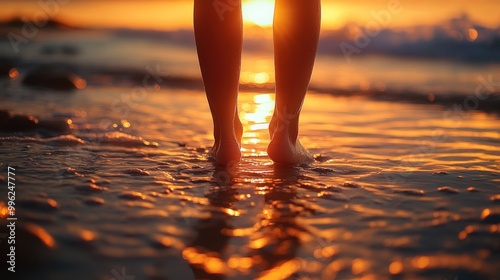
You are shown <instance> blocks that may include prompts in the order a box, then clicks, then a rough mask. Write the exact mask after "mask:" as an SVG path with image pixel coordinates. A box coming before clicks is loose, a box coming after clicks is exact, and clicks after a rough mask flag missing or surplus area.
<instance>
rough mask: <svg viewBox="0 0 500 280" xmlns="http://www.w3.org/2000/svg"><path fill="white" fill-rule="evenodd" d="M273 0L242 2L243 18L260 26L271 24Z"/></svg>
mask: <svg viewBox="0 0 500 280" xmlns="http://www.w3.org/2000/svg"><path fill="white" fill-rule="evenodd" d="M273 16H274V1H269V0H253V1H248V2H245V3H243V19H244V20H245V22H250V23H253V24H255V25H258V26H261V27H269V26H271V25H272V24H273Z"/></svg>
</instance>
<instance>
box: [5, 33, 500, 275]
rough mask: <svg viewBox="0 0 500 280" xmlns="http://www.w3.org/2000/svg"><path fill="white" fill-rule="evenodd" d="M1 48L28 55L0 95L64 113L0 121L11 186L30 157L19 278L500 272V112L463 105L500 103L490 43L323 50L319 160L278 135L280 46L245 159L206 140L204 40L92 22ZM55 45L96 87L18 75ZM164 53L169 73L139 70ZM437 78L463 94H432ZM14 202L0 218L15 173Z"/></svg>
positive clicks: (255, 83) (256, 93)
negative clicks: (440, 54)
mask: <svg viewBox="0 0 500 280" xmlns="http://www.w3.org/2000/svg"><path fill="white" fill-rule="evenodd" d="M111 33H112V32H111ZM125 33H126V32H125ZM127 34H128V33H127ZM63 46H70V48H69V49H70V50H72V51H67V50H66V51H64V48H62V47H63ZM0 50H1V51H0V52H1V53H2V56H4V57H8V58H9V59H11V60H12V61H13V62H12V63H13V64H14V65H15V66H16V68H17V69H18V72H19V76H18V77H17V79H10V80H6V79H4V80H2V84H1V86H2V88H1V92H0V96H1V100H2V101H1V107H0V109H1V110H8V111H11V112H12V113H14V114H21V115H30V116H34V117H36V118H38V119H39V120H41V121H42V120H45V121H47V120H51V121H58V122H59V123H60V122H61V121H63V122H64V123H66V124H68V125H69V126H70V129H69V130H66V131H63V132H60V131H56V130H51V129H45V128H40V127H39V128H36V129H32V130H27V131H21V130H20V129H19V130H18V131H0V157H1V165H0V170H1V172H2V173H1V174H0V182H1V183H2V185H3V186H6V185H7V180H8V178H7V169H8V167H9V166H10V167H14V168H15V169H16V172H15V176H16V177H15V178H16V210H17V211H16V213H15V214H16V217H17V218H18V221H17V225H18V227H17V229H16V234H17V242H18V244H19V245H18V246H17V247H16V248H17V249H16V258H17V266H16V268H17V272H16V275H15V277H16V278H14V279H31V278H36V279H82V280H83V279H85V280H87V279H119V278H124V277H125V276H124V275H126V276H128V279H132V278H131V277H135V279H273V280H274V279H495V278H496V277H497V275H498V272H499V270H498V263H499V261H500V255H499V249H500V241H499V240H500V239H499V234H500V227H499V224H500V206H499V205H500V204H499V202H500V188H499V183H500V179H499V178H500V177H499V175H500V172H499V162H500V148H499V147H500V146H499V143H500V135H499V131H500V130H499V128H500V127H499V117H498V114H497V113H496V112H495V110H473V109H474V108H472V107H471V106H465V105H467V104H468V103H466V101H467V100H468V99H467V98H471V96H472V97H474V96H475V97H476V98H478V102H481V103H492V104H496V103H495V100H496V98H497V97H496V90H495V89H496V85H495V84H494V81H495V79H496V77H498V76H499V75H497V74H498V71H499V70H498V65H497V64H495V63H484V62H483V63H481V64H471V63H466V62H452V61H447V60H440V61H439V60H438V61H436V60H416V59H409V58H405V59H401V58H395V57H392V58H388V57H383V56H379V55H377V56H375V55H373V56H362V57H359V58H356V59H353V60H352V61H351V62H347V61H345V59H344V58H343V57H342V56H340V57H339V56H326V55H325V54H320V56H319V58H318V63H317V68H316V70H315V74H314V78H313V82H312V86H311V89H312V90H311V92H310V93H309V95H308V96H307V99H306V103H305V106H304V111H303V115H302V117H301V131H300V135H301V142H302V143H303V144H304V146H306V147H307V148H308V149H309V151H310V152H311V153H312V154H314V156H315V159H316V160H315V162H314V164H312V165H310V166H298V167H284V166H276V165H273V163H272V162H271V161H270V159H269V158H268V157H267V155H266V147H267V144H268V143H269V136H268V133H267V126H268V122H269V120H270V118H271V115H272V110H273V108H274V96H273V94H272V88H270V84H272V81H273V78H272V71H271V69H272V63H271V62H272V59H271V58H270V56H269V55H268V54H267V55H265V54H262V53H260V52H258V51H253V52H246V53H245V58H244V62H243V73H242V84H243V85H242V92H241V93H240V100H239V112H240V118H241V120H242V122H243V125H244V130H245V131H244V134H243V140H242V143H243V147H242V152H243V160H242V162H241V163H240V164H239V165H235V166H222V167H220V166H214V164H213V163H212V162H210V161H208V160H207V159H206V156H207V152H208V150H209V148H210V147H211V145H212V141H213V138H212V135H211V133H212V127H211V117H210V114H209V110H208V105H207V104H206V99H205V96H204V94H203V91H202V90H201V89H200V80H199V74H198V70H197V67H198V66H197V64H196V57H195V52H194V50H193V49H192V48H189V47H186V46H185V45H182V44H178V43H172V42H159V41H158V40H157V39H155V38H150V39H147V40H146V39H144V38H138V37H134V36H131V35H127V36H125V35H123V34H121V35H119V36H118V35H116V34H115V33H112V34H110V31H88V30H80V31H71V32H66V33H63V34H61V33H60V32H52V33H51V32H47V33H46V34H41V35H40V37H37V38H36V39H35V40H33V41H32V42H31V43H30V44H27V45H25V46H24V47H23V49H22V52H20V53H19V54H18V55H13V54H12V53H9V52H12V49H11V46H10V45H9V43H8V42H5V41H4V42H2V44H1V45H0ZM47 64H48V65H51V66H53V67H62V68H63V69H67V70H68V71H72V72H75V73H77V74H79V75H81V76H82V77H83V78H84V79H85V80H86V87H85V88H83V89H81V90H76V91H57V90H53V89H39V88H31V87H28V86H25V85H23V83H22V80H23V78H24V77H25V76H26V75H27V73H29V72H30V71H32V70H33V69H36V68H37V67H39V66H40V65H47ZM152 73H154V74H158V76H157V77H156V78H158V80H159V81H158V84H156V85H151V86H149V85H148V86H144V85H143V84H142V81H143V79H144V77H147V75H148V74H149V75H151V74H152ZM490 75H491V79H490V78H489V77H490ZM478 77H483V78H484V79H485V80H486V82H484V81H482V80H481V79H479V78H478ZM478 79H479V80H478ZM485 83H486V85H490V87H489V88H487V87H486V85H485ZM478 85H482V86H483V89H485V90H488V91H487V92H488V93H489V94H488V95H481V96H482V97H483V98H482V99H479V97H478V96H476V95H474V94H475V90H476V88H477V87H478ZM491 87H493V90H490V89H491ZM374 89H375V91H376V92H377V94H378V95H375V97H373V96H371V95H369V94H364V93H363V92H365V93H370V92H371V91H373V90H374ZM485 92H486V91H485ZM406 94H407V95H408V96H410V97H411V98H410V97H407V96H406ZM412 94H413V95H412ZM401 95H403V97H401ZM431 95H432V96H434V98H436V99H439V97H440V96H444V95H451V96H453V98H452V99H449V100H450V101H451V103H441V104H440V106H435V105H433V104H432V103H433V102H431V101H430V99H429V98H430V96H431ZM412 96H424V97H425V100H427V103H426V102H414V98H413V97H412ZM392 99H395V100H392ZM391 100H392V101H391ZM457 106H458V107H457ZM457 108H458V109H457ZM496 111H498V109H497V110H496ZM0 215H1V217H2V225H1V228H2V233H3V230H4V229H5V228H6V227H5V226H4V224H3V223H4V222H5V218H6V215H7V189H6V187H3V188H0ZM2 241H3V240H2ZM6 245H7V243H6V242H1V243H0V248H1V256H2V259H1V261H2V263H4V265H5V263H6V261H5V257H6V254H4V252H7V248H6ZM4 265H3V266H2V273H6V267H4ZM2 275H4V274H2ZM7 277H12V275H9V274H7ZM2 279H11V278H2Z"/></svg>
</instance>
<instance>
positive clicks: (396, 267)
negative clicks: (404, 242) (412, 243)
mask: <svg viewBox="0 0 500 280" xmlns="http://www.w3.org/2000/svg"><path fill="white" fill-rule="evenodd" d="M402 271H403V264H402V263H401V262H400V261H394V262H392V263H391V264H390V265H389V272H390V273H391V274H399V273H401V272H402Z"/></svg>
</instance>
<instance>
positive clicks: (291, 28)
mask: <svg viewBox="0 0 500 280" xmlns="http://www.w3.org/2000/svg"><path fill="white" fill-rule="evenodd" d="M320 19H321V6H320V0H276V8H275V13H274V56H275V68H276V106H275V109H274V115H273V118H272V120H271V123H270V125H269V132H270V135H271V143H270V144H269V147H268V149H267V152H268V154H269V157H271V159H272V160H273V161H274V162H277V163H282V164H300V163H304V162H308V161H311V160H312V157H311V155H309V153H308V152H307V150H306V149H304V148H303V147H302V145H301V144H300V142H299V140H298V139H297V137H298V132H299V115H300V111H301V109H302V103H303V102H304V98H305V95H306V92H307V87H308V85H309V80H310V78H311V73H312V70H313V66H314V59H315V56H316V49H317V46H318V39H319V31H320Z"/></svg>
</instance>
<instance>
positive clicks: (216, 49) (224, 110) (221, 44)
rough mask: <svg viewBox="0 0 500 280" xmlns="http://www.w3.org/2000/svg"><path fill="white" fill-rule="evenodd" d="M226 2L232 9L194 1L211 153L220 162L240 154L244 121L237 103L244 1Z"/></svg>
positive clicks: (199, 0) (206, 1) (236, 157)
mask: <svg viewBox="0 0 500 280" xmlns="http://www.w3.org/2000/svg"><path fill="white" fill-rule="evenodd" d="M224 3H226V2H224ZM236 3H237V4H236ZM227 5H228V6H227V7H231V8H232V10H226V11H224V12H223V13H222V12H221V11H220V10H218V8H217V7H216V6H214V1H208V0H195V1H194V31H195V39H196V48H197V51H198V60H199V63H200V68H201V73H202V76H203V83H204V85H205V92H206V95H207V99H208V104H209V106H210V111H211V113H212V120H213V123H214V138H215V143H214V146H213V148H212V151H211V156H212V157H213V158H214V159H215V160H216V161H217V162H218V163H220V164H228V163H230V162H235V161H236V162H237V161H239V160H240V158H241V152H240V141H241V135H242V125H241V122H240V120H239V118H238V113H237V106H236V105H237V95H238V84H239V78H240V65H241V51H242V36H243V26H242V25H243V24H242V14H241V3H240V2H238V1H234V0H232V1H228V3H227Z"/></svg>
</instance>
